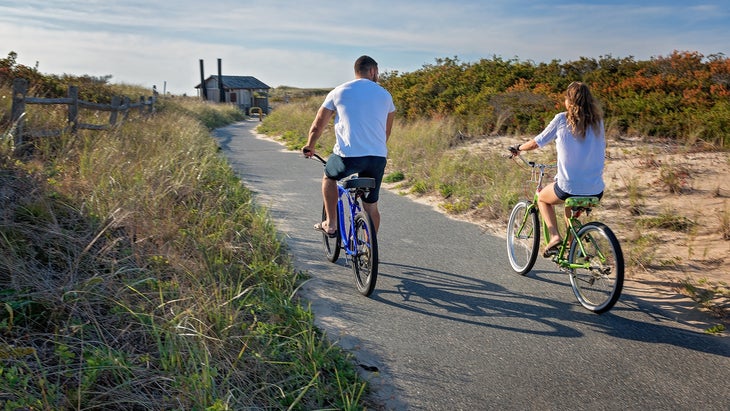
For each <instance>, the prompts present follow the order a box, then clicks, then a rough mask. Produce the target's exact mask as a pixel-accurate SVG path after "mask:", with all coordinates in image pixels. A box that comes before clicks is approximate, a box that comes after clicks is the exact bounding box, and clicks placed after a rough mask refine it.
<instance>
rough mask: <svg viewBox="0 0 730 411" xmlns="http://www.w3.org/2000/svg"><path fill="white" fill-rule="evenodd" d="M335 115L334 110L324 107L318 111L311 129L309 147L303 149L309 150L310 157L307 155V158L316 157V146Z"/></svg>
mask: <svg viewBox="0 0 730 411" xmlns="http://www.w3.org/2000/svg"><path fill="white" fill-rule="evenodd" d="M334 114H335V112H334V110H330V109H327V108H324V107H320V108H319V110H318V111H317V115H316V116H315V117H314V121H312V126H311V127H309V137H308V138H307V145H306V146H304V147H302V150H304V149H305V148H307V149H309V155H307V157H311V156H312V155H314V146H315V145H316V144H317V140H319V138H320V137H321V136H322V133H323V132H324V129H325V127H327V124H329V122H330V120H331V119H332V116H333V115H334Z"/></svg>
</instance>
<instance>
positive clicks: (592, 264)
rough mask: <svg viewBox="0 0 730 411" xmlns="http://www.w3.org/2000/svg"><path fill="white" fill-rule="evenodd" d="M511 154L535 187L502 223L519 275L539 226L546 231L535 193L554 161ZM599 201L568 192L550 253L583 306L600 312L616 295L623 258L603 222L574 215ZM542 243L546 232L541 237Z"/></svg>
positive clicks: (531, 260) (534, 247)
mask: <svg viewBox="0 0 730 411" xmlns="http://www.w3.org/2000/svg"><path fill="white" fill-rule="evenodd" d="M510 157H511V158H514V157H517V158H519V159H520V160H522V161H523V162H524V163H525V164H526V165H527V166H528V167H530V169H531V177H530V180H529V181H530V183H531V184H532V183H535V185H536V189H535V194H534V196H533V199H532V200H523V201H520V202H518V203H517V204H515V206H514V208H512V212H511V213H510V216H509V222H508V225H507V255H508V256H509V262H510V265H511V266H512V269H513V270H514V271H515V272H517V273H518V274H520V275H525V274H527V273H528V272H530V270H532V267H533V266H534V265H535V261H536V260H537V254H538V252H539V248H540V227H541V226H542V230H543V232H545V233H547V225H546V224H545V222H544V221H541V216H540V211H539V209H538V207H537V195H538V193H539V192H540V190H541V189H542V187H543V178H544V177H545V173H546V170H549V169H552V168H555V167H556V166H555V165H547V164H539V163H535V162H533V161H527V160H525V159H524V158H522V156H520V155H519V154H517V155H515V154H514V153H513V154H512V155H511V156H510ZM598 205H599V198H598V197H570V198H568V199H567V200H566V201H565V207H570V210H571V213H570V218H569V219H568V222H567V228H566V231H567V235H565V236H564V237H563V241H562V243H561V244H560V245H559V247H558V252H557V253H556V254H554V255H553V256H551V257H550V258H551V260H552V261H553V262H554V263H555V264H557V266H558V267H559V269H560V270H561V271H565V272H567V273H568V274H569V276H570V285H571V287H572V288H573V292H574V293H575V296H576V298H577V299H578V302H579V303H580V304H581V305H582V306H583V307H585V308H586V309H588V310H590V311H592V312H594V313H597V314H601V313H604V312H606V311H608V310H610V309H611V308H612V307H613V306H614V304H616V302H617V301H618V299H619V297H620V296H621V290H622V289H623V283H624V257H623V252H622V251H621V245H620V244H619V241H618V239H617V238H616V235H614V233H613V231H611V229H610V228H608V226H606V225H605V224H603V223H601V222H598V221H591V222H589V223H585V224H582V223H581V222H580V220H579V219H578V218H579V217H580V215H581V214H582V213H583V212H585V213H586V215H588V214H589V213H590V212H591V210H592V209H593V207H596V206H598ZM544 237H545V239H544V243H545V245H546V246H547V243H548V240H549V239H548V236H544Z"/></svg>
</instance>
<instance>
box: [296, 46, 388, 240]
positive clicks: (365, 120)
mask: <svg viewBox="0 0 730 411" xmlns="http://www.w3.org/2000/svg"><path fill="white" fill-rule="evenodd" d="M377 82H378V63H377V62H376V61H375V60H373V59H372V58H371V57H369V56H361V57H360V58H358V59H357V60H356V61H355V79H354V80H350V81H348V82H346V83H344V84H341V85H339V86H337V87H335V88H334V89H333V90H332V91H330V92H329V94H327V97H325V99H324V102H323V103H322V106H321V107H320V108H319V110H318V111H317V115H316V117H315V118H314V121H313V122H312V126H311V127H310V129H309V138H308V140H307V145H305V146H304V147H302V152H303V153H304V155H305V156H306V157H312V156H313V155H314V154H315V145H316V143H317V140H319V138H320V137H321V136H322V132H323V131H324V129H325V127H326V126H327V125H328V124H329V122H330V120H331V119H332V117H333V116H334V118H335V122H334V129H335V138H336V142H335V145H334V148H333V149H332V155H331V156H330V157H329V159H328V160H327V165H326V167H325V170H324V177H323V178H322V196H323V198H324V207H325V213H326V214H327V218H326V219H325V220H324V221H322V222H319V223H317V224H315V225H314V228H315V229H316V230H319V231H322V232H324V233H326V234H327V235H329V236H334V235H335V233H336V231H337V218H336V216H337V180H339V179H342V178H344V177H347V176H349V175H351V174H355V173H357V174H359V175H360V177H372V178H374V179H375V183H376V184H375V187H374V188H373V189H372V190H370V192H369V194H368V195H367V196H366V197H364V198H363V207H364V208H365V211H366V212H367V213H368V214H369V215H370V218H371V219H372V221H373V225H374V226H375V231H376V232H377V230H378V227H379V226H380V212H379V211H378V199H379V192H380V184H381V182H382V180H383V174H384V172H385V165H386V157H387V155H388V149H387V144H386V143H387V141H388V138H389V137H390V131H391V129H392V126H393V118H394V116H395V105H394V104H393V98H392V96H391V95H390V93H389V92H388V91H387V90H385V89H384V88H383V87H381V86H380V85H378V84H377Z"/></svg>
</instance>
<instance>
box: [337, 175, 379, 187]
mask: <svg viewBox="0 0 730 411" xmlns="http://www.w3.org/2000/svg"><path fill="white" fill-rule="evenodd" d="M342 187H343V188H374V187H375V179H374V178H371V177H352V178H348V179H346V180H343V181H342Z"/></svg>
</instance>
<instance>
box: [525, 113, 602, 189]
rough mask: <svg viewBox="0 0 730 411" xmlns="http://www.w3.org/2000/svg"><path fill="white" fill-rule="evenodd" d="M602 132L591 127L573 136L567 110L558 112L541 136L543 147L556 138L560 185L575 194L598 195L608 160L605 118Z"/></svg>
mask: <svg viewBox="0 0 730 411" xmlns="http://www.w3.org/2000/svg"><path fill="white" fill-rule="evenodd" d="M599 129H600V135H595V134H594V133H593V128H592V127H588V129H587V130H586V137H585V138H584V139H583V138H580V137H575V136H573V133H571V132H570V127H569V126H568V119H567V117H566V114H565V112H562V113H558V114H557V115H556V116H555V117H554V118H553V119H552V121H550V124H548V126H547V127H546V128H545V130H543V131H542V133H540V134H539V135H538V136H537V137H535V142H536V143H537V145H538V146H539V147H543V146H545V145H547V144H548V143H549V142H551V141H553V140H555V148H556V149H557V151H558V173H557V175H556V176H555V181H557V183H558V187H560V189H561V190H563V191H565V192H566V193H568V194H572V195H594V194H598V193H600V192H602V191H603V189H604V187H605V184H604V182H603V164H604V162H605V160H606V138H605V136H604V131H603V122H601V124H600V126H599Z"/></svg>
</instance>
